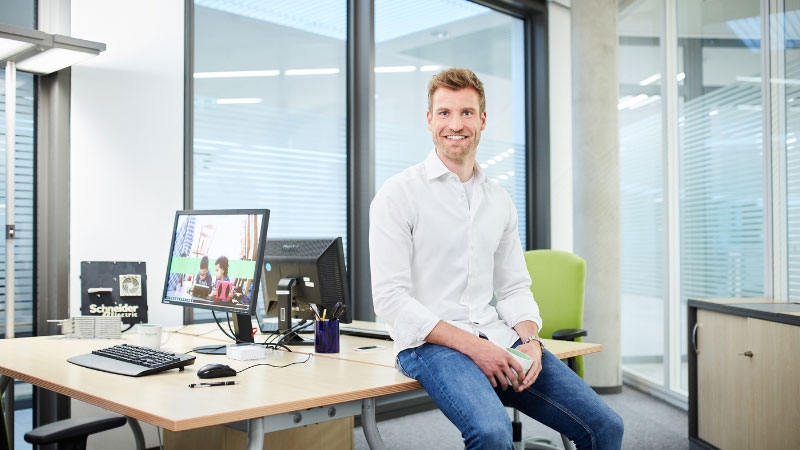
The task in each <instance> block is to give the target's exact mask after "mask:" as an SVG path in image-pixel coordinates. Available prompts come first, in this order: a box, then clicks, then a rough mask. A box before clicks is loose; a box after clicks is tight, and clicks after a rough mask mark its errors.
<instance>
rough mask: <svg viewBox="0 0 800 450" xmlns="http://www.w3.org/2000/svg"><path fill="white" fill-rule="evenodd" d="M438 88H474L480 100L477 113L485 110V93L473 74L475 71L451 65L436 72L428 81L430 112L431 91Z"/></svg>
mask: <svg viewBox="0 0 800 450" xmlns="http://www.w3.org/2000/svg"><path fill="white" fill-rule="evenodd" d="M439 88H447V89H452V90H454V91H458V90H461V89H466V88H472V89H475V91H476V92H477V93H478V101H479V102H480V111H478V113H479V114H482V113H483V112H484V111H485V110H486V94H485V93H484V92H483V83H482V82H481V80H480V79H479V78H478V76H477V75H475V72H473V71H471V70H469V69H464V68H461V67H452V68H450V69H445V70H443V71H441V72H439V73H437V74H436V75H434V76H433V78H431V81H430V83H428V111H430V112H433V93H434V92H436V90H437V89H439Z"/></svg>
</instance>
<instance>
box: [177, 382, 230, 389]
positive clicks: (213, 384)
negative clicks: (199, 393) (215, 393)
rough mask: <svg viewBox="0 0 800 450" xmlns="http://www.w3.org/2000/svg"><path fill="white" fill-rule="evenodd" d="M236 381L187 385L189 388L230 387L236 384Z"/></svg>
mask: <svg viewBox="0 0 800 450" xmlns="http://www.w3.org/2000/svg"><path fill="white" fill-rule="evenodd" d="M237 383H238V381H218V382H216V383H192V384H190V385H189V387H190V388H196V387H198V388H199V387H214V386H231V385H233V384H237Z"/></svg>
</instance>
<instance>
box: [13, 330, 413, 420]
mask: <svg viewBox="0 0 800 450" xmlns="http://www.w3.org/2000/svg"><path fill="white" fill-rule="evenodd" d="M136 340H137V339H136V336H135V335H131V336H130V337H128V338H127V339H125V338H123V339H119V340H105V339H102V340H101V339H84V340H79V339H65V338H63V337H61V336H44V337H35V338H16V339H2V340H0V373H1V374H4V375H7V376H9V377H11V378H14V379H17V380H21V381H25V382H28V383H31V384H33V385H36V386H39V387H42V388H45V389H49V390H51V391H54V392H57V393H59V394H63V395H67V396H69V397H72V398H75V399H78V400H81V401H84V402H87V403H90V404H93V405H96V406H99V407H101V408H105V409H107V410H110V411H114V412H117V413H120V414H123V415H125V416H128V417H132V418H134V419H137V420H141V421H144V422H147V423H150V424H153V425H156V426H159V427H163V428H165V429H167V430H171V431H182V430H187V429H192V428H199V427H206V426H211V425H219V424H224V423H229V422H234V421H239V420H247V419H252V418H259V417H266V416H271V415H275V414H280V413H286V412H293V411H298V410H303V409H306V408H315V407H320V406H327V405H333V404H338V403H343V402H349V401H355V400H363V399H367V398H374V397H378V396H382V395H389V394H395V393H399V392H405V391H413V390H416V389H419V388H420V386H419V383H417V382H416V381H415V380H412V379H410V378H408V377H405V376H404V375H402V374H400V373H399V372H398V371H397V370H396V369H394V368H390V367H383V366H380V365H375V364H360V363H356V362H352V361H347V360H343V359H335V358H320V357H316V356H314V355H311V356H310V357H309V355H308V354H304V353H300V352H296V353H289V352H285V351H276V352H273V353H272V354H271V355H270V357H269V358H268V359H267V360H256V361H235V360H231V359H228V358H227V357H226V356H224V355H197V360H196V362H195V364H194V365H191V366H188V367H187V368H186V369H185V370H184V371H182V372H178V371H177V370H170V371H165V372H162V373H159V374H156V375H149V376H145V377H140V378H134V377H126V376H122V375H116V374H111V373H105V372H100V371H96V370H92V369H87V368H84V367H80V366H77V365H74V364H71V363H69V362H67V358H69V357H71V356H75V355H79V354H84V353H89V352H91V351H92V350H93V349H98V348H105V347H109V346H111V345H115V344H118V343H123V342H128V341H130V343H132V344H136V343H137V342H136ZM215 342H219V341H218V340H215V339H210V338H200V337H196V336H188V335H185V334H180V333H172V336H171V337H170V339H169V341H168V342H167V343H166V345H164V349H165V350H170V351H176V352H187V351H189V350H191V348H192V347H194V346H197V345H203V344H212V343H215ZM306 359H308V361H307V362H304V363H302V364H295V365H291V366H288V367H284V368H277V367H269V366H264V365H260V366H256V367H252V368H250V369H247V370H245V371H244V372H242V373H239V374H238V375H237V376H236V377H235V378H234V379H235V380H236V381H238V382H239V384H237V385H234V386H221V387H212V388H200V389H192V388H189V387H188V385H189V384H190V383H196V382H198V381H199V380H198V378H197V376H196V373H197V370H198V369H199V368H200V367H202V366H203V365H205V364H208V363H217V362H219V363H224V364H228V365H230V366H231V367H233V368H235V369H237V370H242V369H245V368H247V367H249V366H252V365H254V364H260V363H269V364H274V365H285V364H288V363H292V362H302V361H305V360H306ZM225 380H227V379H225Z"/></svg>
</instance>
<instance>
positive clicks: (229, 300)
mask: <svg viewBox="0 0 800 450" xmlns="http://www.w3.org/2000/svg"><path fill="white" fill-rule="evenodd" d="M268 222H269V210H267V209H235V210H195V211H177V212H176V213H175V223H174V226H173V230H172V242H171V244H170V251H169V260H168V262H167V276H166V279H165V282H164V295H163V297H162V303H167V304H172V305H179V306H184V307H191V308H201V309H208V310H212V311H215V312H223V313H230V314H233V315H234V319H235V320H234V330H233V332H234V335H233V336H230V337H231V338H233V339H234V340H236V341H237V342H253V332H252V319H251V316H253V315H254V314H255V311H256V303H257V301H258V289H259V286H260V280H261V274H262V266H263V255H264V248H265V243H266V237H267V224H268ZM215 316H216V315H215ZM220 328H221V329H222V330H223V332H225V329H224V328H222V327H221V326H220ZM209 351H210V350H209ZM224 351H225V348H224V346H222V348H221V349H219V350H218V351H217V352H218V353H224Z"/></svg>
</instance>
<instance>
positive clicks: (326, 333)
mask: <svg viewBox="0 0 800 450" xmlns="http://www.w3.org/2000/svg"><path fill="white" fill-rule="evenodd" d="M314 351H315V352H317V353H339V321H338V320H317V321H316V322H314Z"/></svg>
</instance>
